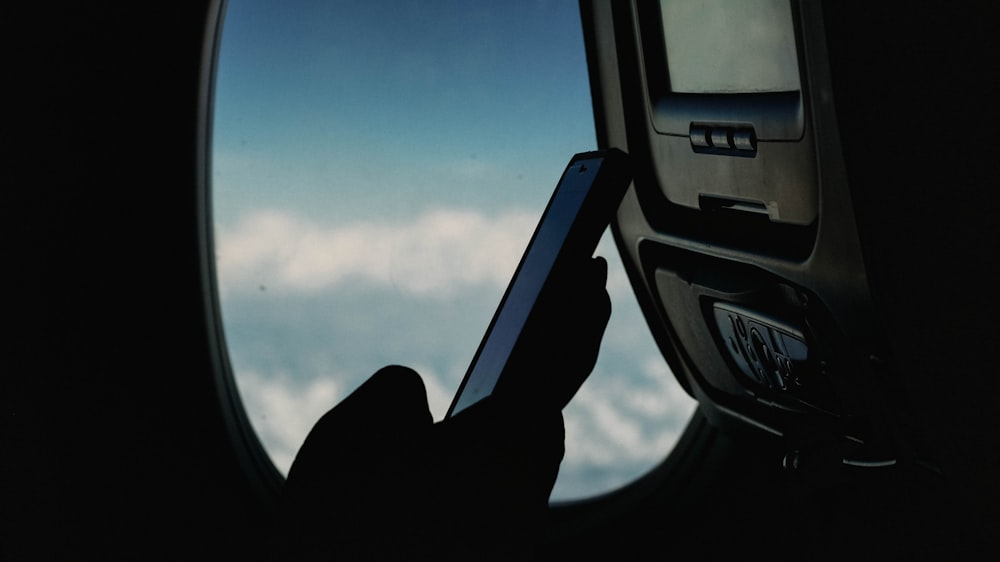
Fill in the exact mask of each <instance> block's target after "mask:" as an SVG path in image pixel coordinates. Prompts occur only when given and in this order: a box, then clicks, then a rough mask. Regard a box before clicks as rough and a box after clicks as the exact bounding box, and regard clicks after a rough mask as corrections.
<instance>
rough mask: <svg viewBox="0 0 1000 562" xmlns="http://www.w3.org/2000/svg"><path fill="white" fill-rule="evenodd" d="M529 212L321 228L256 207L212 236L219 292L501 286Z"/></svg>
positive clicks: (444, 292)
mask: <svg viewBox="0 0 1000 562" xmlns="http://www.w3.org/2000/svg"><path fill="white" fill-rule="evenodd" d="M536 221H537V216H536V215H534V214H533V213H531V212H527V211H520V210H506V211H504V212H502V213H498V214H496V215H485V214H483V213H479V212H476V211H469V210H461V209H437V210H432V211H428V212H426V213H423V214H421V215H418V216H416V217H414V218H413V220H412V221H410V222H407V223H392V222H387V221H379V220H371V221H363V222H356V223H353V224H345V225H339V226H325V225H320V224H317V223H313V222H309V221H306V220H303V219H302V218H300V217H296V216H294V215H292V214H289V213H284V212H279V211H259V212H255V213H252V214H250V215H247V216H246V217H244V218H243V219H242V220H240V221H239V223H238V224H236V226H235V227H233V228H229V229H227V228H220V229H219V231H218V232H217V236H216V257H217V260H218V271H219V281H220V287H221V290H222V291H224V292H226V291H241V290H242V291H247V290H257V289H258V288H259V287H261V286H265V287H267V288H268V289H269V290H270V289H272V288H274V289H278V290H287V291H293V292H301V291H318V290H322V289H328V288H333V287H336V286H338V285H341V284H344V283H352V284H364V285H368V286H371V285H380V286H383V287H391V288H392V289H394V290H397V291H402V292H405V293H409V294H414V295H422V296H432V297H438V298H446V297H448V296H450V295H451V294H453V293H454V292H455V290H457V289H460V288H463V287H468V286H476V285H483V284H488V285H496V286H500V287H503V286H505V285H506V283H507V282H508V281H509V279H510V276H511V274H512V273H513V271H514V268H515V267H516V266H517V262H518V260H519V259H520V256H521V252H522V251H523V250H524V247H525V245H526V244H527V242H528V239H529V238H530V237H531V232H532V230H533V228H534V226H535V223H536Z"/></svg>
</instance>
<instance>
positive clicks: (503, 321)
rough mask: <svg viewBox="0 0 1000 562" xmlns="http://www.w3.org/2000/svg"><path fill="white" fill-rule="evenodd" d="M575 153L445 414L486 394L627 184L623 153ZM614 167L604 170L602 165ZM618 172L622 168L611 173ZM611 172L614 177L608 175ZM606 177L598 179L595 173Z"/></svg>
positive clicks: (585, 254)
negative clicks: (562, 271)
mask: <svg viewBox="0 0 1000 562" xmlns="http://www.w3.org/2000/svg"><path fill="white" fill-rule="evenodd" d="M614 156H615V158H613V160H614V162H613V163H611V164H609V162H608V158H607V157H606V154H605V153H585V154H578V155H577V156H575V157H574V158H573V160H571V161H570V164H569V166H567V168H566V171H565V172H563V176H562V179H560V181H559V184H558V185H557V186H556V190H555V192H554V193H553V194H552V198H551V199H550V200H549V204H548V206H547V207H546V209H545V213H544V214H543V215H542V219H541V221H540V222H539V224H538V226H537V227H536V229H535V233H534V235H533V236H532V239H531V242H530V243H529V244H528V248H527V250H526V251H525V253H524V255H523V256H522V258H521V263H520V265H519V266H518V268H517V270H516V271H515V273H514V277H513V279H512V281H511V283H510V285H509V286H508V287H507V293H506V294H505V295H504V298H503V299H502V300H501V301H500V306H499V308H498V309H497V312H496V314H495V315H494V317H493V322H492V323H491V325H490V328H489V330H487V332H486V336H485V337H484V339H483V342H482V343H481V344H480V346H479V351H478V352H477V353H476V356H475V358H474V359H473V361H472V365H471V366H470V368H469V370H468V372H467V373H466V376H465V380H464V381H463V382H462V386H461V387H460V389H459V393H458V395H457V396H456V398H455V401H454V402H453V403H452V406H451V409H450V410H449V413H448V415H449V416H451V415H454V414H456V413H458V412H460V411H462V410H464V409H465V408H467V407H469V406H471V405H473V404H475V403H476V402H478V401H480V400H482V399H483V398H485V397H486V396H489V395H490V394H491V393H492V392H493V389H494V388H495V387H496V385H497V381H499V379H500V376H501V375H502V374H503V372H504V368H505V367H506V365H507V360H508V359H509V357H510V356H511V353H512V351H513V350H514V346H515V345H516V344H517V341H518V338H519V336H520V334H521V331H522V330H523V328H524V326H525V324H526V323H527V321H528V318H529V317H530V315H531V311H532V309H533V308H534V306H535V303H536V301H537V300H538V297H539V295H540V294H541V292H542V289H543V288H544V287H545V283H546V281H547V280H548V278H549V277H550V273H551V272H552V271H553V269H555V268H556V267H558V264H559V262H560V260H562V259H584V258H589V257H590V255H592V254H593V252H594V249H595V248H596V247H597V242H598V240H600V237H601V234H602V233H603V232H604V229H605V228H607V226H608V224H609V223H610V221H611V217H612V216H613V215H614V213H615V212H616V210H617V208H618V204H619V203H620V201H621V197H622V196H623V195H624V192H625V189H626V188H627V186H628V181H629V176H628V174H627V171H626V170H624V168H625V166H624V165H623V162H624V153H622V152H620V151H614ZM608 167H611V168H616V170H610V171H608V170H606V171H605V173H601V172H602V168H608ZM614 171H618V172H622V173H618V174H613V173H611V172H614ZM609 176H614V177H613V178H612V177H609ZM599 177H600V178H601V179H602V180H605V179H607V180H608V181H598V178H599Z"/></svg>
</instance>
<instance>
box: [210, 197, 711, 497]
mask: <svg viewBox="0 0 1000 562" xmlns="http://www.w3.org/2000/svg"><path fill="white" fill-rule="evenodd" d="M536 221H537V215H535V214H533V213H530V212H525V211H519V210H504V211H501V212H496V213H493V214H484V213H481V212H476V211H469V210H464V209H454V208H452V209H436V210H431V211H428V212H425V213H422V214H418V215H416V216H414V217H413V219H412V220H410V221H408V222H404V223H399V222H396V223H389V222H385V221H379V220H373V221H357V222H354V223H352V224H344V225H335V226H326V225H321V224H317V223H314V222H309V221H306V220H303V219H302V218H300V217H298V216H295V215H293V214H291V213H286V212H278V211H261V212H255V213H252V214H249V215H247V216H246V217H244V218H243V219H242V220H240V221H238V222H237V223H236V224H235V226H233V227H231V228H220V229H219V231H218V232H217V243H216V248H217V255H218V271H219V280H220V292H221V296H222V299H223V311H224V312H225V314H224V317H225V318H226V321H227V325H226V331H227V338H228V339H229V341H230V353H231V355H232V356H233V364H234V365H236V366H237V367H236V368H237V373H236V374H237V380H238V383H239V386H240V390H241V393H242V396H243V400H244V403H245V405H246V407H247V411H248V413H249V415H250V418H251V419H252V421H253V423H254V426H255V429H256V430H257V432H258V435H259V436H260V438H261V440H262V442H263V443H264V444H265V446H266V448H267V449H268V451H269V452H270V453H271V456H272V459H273V460H274V462H275V464H276V465H277V466H278V467H279V469H281V470H283V471H287V470H288V467H289V466H290V465H291V462H292V459H293V458H294V455H295V451H297V450H298V448H299V446H300V445H301V443H302V441H303V440H304V439H305V436H306V434H307V433H308V431H309V429H310V428H311V427H312V425H313V423H315V421H316V420H317V419H319V417H320V416H321V415H322V414H323V413H324V412H326V411H327V410H328V409H329V408H330V407H332V406H333V405H334V404H336V402H337V401H339V400H341V399H343V398H344V396H346V395H347V394H348V393H350V392H351V390H352V389H353V388H354V387H355V386H356V385H357V384H360V382H361V381H363V380H364V379H365V378H366V377H367V375H368V374H370V372H372V371H373V370H374V369H377V368H378V367H379V366H381V365H383V364H385V363H386V362H398V363H404V364H408V365H409V366H411V367H413V368H415V369H416V370H417V371H418V372H419V373H421V375H422V376H423V378H424V383H425V386H426V388H427V394H428V401H429V405H430V407H431V411H432V413H433V414H434V417H435V419H441V418H442V417H443V415H444V413H445V411H446V409H447V407H448V404H449V403H450V401H451V398H452V396H453V393H454V391H455V388H457V381H458V380H460V377H461V371H462V370H464V365H466V364H467V362H468V361H469V359H471V357H472V353H473V351H474V349H475V344H476V343H478V338H479V337H481V335H482V333H483V332H484V330H485V328H486V324H487V323H488V316H485V317H480V316H481V315H478V313H477V314H472V313H470V312H468V311H465V312H462V313H458V314H455V312H456V311H458V310H466V309H463V308H460V307H461V306H462V304H461V303H468V302H474V303H477V307H478V308H483V310H484V311H485V312H489V310H488V309H489V307H492V306H494V305H495V303H496V302H497V301H498V299H499V295H500V294H501V293H502V291H503V288H504V286H505V285H506V284H507V282H508V280H509V278H510V276H511V274H512V273H513V271H514V268H515V267H516V265H517V262H518V260H519V259H520V255H521V252H522V251H523V249H524V247H525V245H526V243H527V241H528V239H529V238H530V236H531V232H532V230H533V229H534V226H535V223H536ZM602 245H603V247H602V248H599V252H598V253H600V254H603V255H605V256H607V257H608V258H609V281H608V291H609V293H610V294H611V297H612V302H613V307H614V312H613V313H612V319H611V323H610V324H609V327H608V331H607V332H606V335H605V338H604V342H603V345H602V349H601V357H600V358H599V360H598V364H597V367H596V368H595V370H594V373H593V374H592V375H591V378H590V380H588V381H587V383H586V384H585V385H584V386H583V387H582V388H581V390H580V391H579V393H578V394H577V396H576V398H575V399H574V400H573V402H571V404H570V405H569V407H568V408H567V409H566V410H565V412H564V418H565V422H566V457H565V460H564V461H563V466H562V470H561V473H560V480H559V482H557V485H556V490H555V491H554V497H556V498H570V497H579V496H580V495H587V494H592V493H596V492H601V491H606V490H608V489H611V488H613V487H616V486H619V485H622V484H625V483H627V482H628V481H630V480H631V479H633V478H636V477H638V476H639V475H641V474H642V473H643V472H644V471H646V470H648V469H649V468H651V467H652V466H654V465H655V464H656V463H658V462H659V461H660V460H662V459H663V457H664V456H665V455H666V454H667V453H668V452H669V451H670V449H671V448H672V446H673V443H674V442H675V441H676V439H677V437H678V436H679V434H680V432H681V431H682V429H683V427H684V425H685V424H686V422H687V420H688V419H689V418H690V416H691V412H692V411H693V408H694V405H695V402H694V401H693V400H691V399H690V397H688V396H687V395H686V394H685V393H684V392H683V391H682V390H681V389H680V387H679V385H678V384H677V383H676V381H675V380H674V379H673V375H672V374H671V373H670V371H669V369H668V368H667V366H666V364H665V362H664V361H663V358H662V357H661V356H660V354H659V352H658V351H657V350H656V348H655V346H654V345H652V341H651V337H650V336H649V334H648V330H647V328H646V327H645V322H644V320H643V319H642V316H641V313H639V311H638V308H637V306H636V305H635V302H634V296H633V295H632V293H631V287H630V286H629V285H628V280H627V278H626V275H625V273H624V270H623V268H622V266H621V264H620V262H619V261H618V260H617V259H616V258H615V250H614V248H613V247H610V241H609V240H608V239H606V240H605V241H603V242H602ZM279 295H280V298H275V297H276V296H279ZM484 307H485V308H484ZM231 319H239V321H241V322H243V323H244V324H243V325H231V324H229V323H228V322H230V320H231ZM247 322H249V323H250V325H246V323H247ZM387 322H388V324H387ZM428 322H430V323H431V324H432V325H430V326H427V323H428ZM421 326H426V327H423V328H421ZM345 346H346V347H345Z"/></svg>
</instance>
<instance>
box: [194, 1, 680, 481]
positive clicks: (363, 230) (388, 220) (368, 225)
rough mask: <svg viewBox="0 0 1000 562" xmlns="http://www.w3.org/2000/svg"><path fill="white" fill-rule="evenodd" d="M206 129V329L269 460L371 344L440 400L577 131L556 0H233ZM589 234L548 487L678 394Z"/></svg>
mask: <svg viewBox="0 0 1000 562" xmlns="http://www.w3.org/2000/svg"><path fill="white" fill-rule="evenodd" d="M214 135H215V136H214V143H213V186H212V187H213V197H214V212H215V221H216V255H217V260H218V263H219V268H218V269H219V281H220V293H221V298H222V301H223V302H222V304H223V315H224V321H225V329H226V337H227V340H228V343H229V347H230V354H231V357H232V362H233V364H234V368H235V371H236V375H237V379H238V382H239V384H240V388H241V393H242V396H243V399H244V403H245V404H246V405H247V408H248V412H249V414H250V418H251V419H252V420H253V421H254V423H255V427H256V428H257V431H258V434H259V435H260V437H261V439H262V441H263V442H264V443H265V445H267V446H268V448H269V450H270V451H271V452H272V457H273V458H274V459H275V462H276V464H278V466H279V467H281V468H287V465H288V463H290V462H291V458H292V457H293V455H294V452H295V450H296V449H297V447H298V445H299V444H300V443H301V440H302V439H303V438H304V437H305V433H306V432H307V431H308V429H309V427H311V425H312V423H313V422H314V421H315V419H317V418H318V417H319V416H320V415H321V414H322V413H323V412H325V411H326V409H328V408H329V407H331V406H332V405H333V404H334V403H335V402H336V400H339V399H341V398H343V397H344V396H346V394H348V393H349V392H350V391H351V390H352V389H353V388H354V387H356V386H357V385H358V384H360V383H361V382H362V381H363V380H364V379H365V378H367V376H368V375H370V374H371V373H372V372H374V371H375V370H376V369H378V368H379V367H381V366H383V365H385V364H388V363H401V364H406V365H410V366H412V367H414V368H416V369H417V370H418V371H419V372H420V373H421V374H422V375H423V377H424V380H425V383H426V385H427V387H428V395H429V400H430V402H431V407H432V411H434V412H435V414H436V415H437V417H440V416H441V415H443V413H444V409H445V408H446V407H447V405H448V403H449V402H450V400H451V397H452V395H453V394H454V391H455V390H456V389H457V387H458V383H459V382H460V380H461V377H462V375H463V374H464V371H465V369H466V368H467V366H468V363H469V361H470V360H471V358H472V355H473V353H474V352H475V349H476V346H477V345H478V343H479V340H480V338H481V337H482V334H483V333H484V331H485V329H486V326H487V325H488V323H489V320H490V317H491V316H492V313H493V310H494V308H495V306H496V304H497V302H498V301H499V299H500V296H501V295H502V293H503V289H504V287H505V286H506V283H507V281H508V280H509V278H510V275H511V274H512V273H513V271H514V267H515V266H516V264H517V260H518V258H519V257H520V254H521V252H522V251H523V249H524V246H525V244H526V243H527V241H528V238H529V237H530V235H531V231H532V230H533V228H534V225H535V222H536V221H537V220H538V217H539V216H540V215H541V212H542V210H543V208H544V206H545V202H546V201H547V199H548V197H549V195H550V194H551V191H552V189H553V188H554V187H555V185H556V182H557V181H558V179H559V176H560V174H561V173H562V171H563V168H564V167H565V166H566V164H567V162H568V161H569V159H570V157H571V156H572V155H573V154H574V153H576V152H582V151H585V150H591V149H593V148H595V144H596V141H595V138H594V130H593V116H592V109H591V105H590V96H589V86H588V79H587V75H586V61H585V58H584V50H583V40H582V35H581V31H580V22H579V14H578V11H577V5H576V3H575V2H566V1H562V2H555V1H535V2H520V3H513V2H505V3H502V4H501V3H492V2H491V3H486V2H432V1H419V2H394V3H377V2H357V3H339V2H283V3H280V4H279V3H275V2H256V1H254V2H247V1H238V0H234V1H232V2H230V3H229V8H228V13H227V14H226V19H225V23H224V31H223V43H222V51H221V54H220V60H219V67H218V72H217V87H216V102H215V125H214ZM599 253H601V254H602V255H605V256H607V257H609V258H611V259H610V261H611V265H612V267H611V272H610V278H609V283H608V286H609V292H610V293H611V294H612V301H613V307H614V312H613V315H612V320H611V324H610V326H609V328H608V331H607V333H606V336H605V341H604V344H603V346H602V349H601V356H600V359H599V362H598V366H597V368H595V371H594V374H593V375H592V376H591V379H590V380H589V381H588V382H587V384H585V385H584V388H583V389H582V390H581V391H580V393H579V395H578V396H577V399H575V400H574V402H573V403H572V404H571V405H570V406H569V407H568V408H567V410H566V411H565V418H566V425H567V453H566V460H565V461H564V463H563V467H562V472H561V475H560V482H559V483H558V484H557V489H556V492H555V496H556V497H571V496H574V495H580V494H586V493H593V492H597V491H603V490H606V489H608V488H609V487H612V486H617V485H620V484H622V483H624V482H627V481H628V480H629V479H631V478H634V477H635V476H637V475H638V474H640V473H641V472H642V471H644V470H646V469H647V468H649V467H651V466H652V465H653V464H655V463H656V462H657V461H659V460H660V459H662V458H663V456H664V455H665V454H666V453H667V452H668V451H669V449H670V447H671V446H672V443H673V439H675V438H676V435H677V434H678V433H679V431H680V429H681V428H682V426H683V424H684V423H685V421H686V420H687V418H688V417H690V413H691V410H692V408H693V402H692V401H691V400H690V399H688V398H687V397H686V396H685V395H684V394H683V391H681V390H680V389H679V387H678V385H677V384H676V383H675V382H674V381H673V377H672V375H671V374H670V373H669V371H668V370H667V368H666V365H665V364H664V362H663V360H662V358H661V357H660V356H659V353H658V352H657V351H656V349H655V347H654V346H653V344H652V340H651V337H650V336H649V334H648V331H647V330H646V327H645V324H644V322H643V320H642V318H641V315H640V313H639V312H638V310H637V309H636V307H635V304H634V298H633V297H632V295H631V292H630V288H629V286H628V282H627V279H626V278H625V275H624V272H623V271H622V269H621V266H620V264H618V262H617V261H615V255H614V254H615V250H614V248H613V246H611V245H610V244H609V243H608V241H607V240H606V241H605V242H604V243H603V245H602V247H601V248H600V249H599Z"/></svg>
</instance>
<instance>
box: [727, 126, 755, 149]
mask: <svg viewBox="0 0 1000 562" xmlns="http://www.w3.org/2000/svg"><path fill="white" fill-rule="evenodd" d="M733 146H735V147H736V149H737V150H757V139H755V138H754V137H753V131H748V130H745V129H744V130H740V131H734V132H733Z"/></svg>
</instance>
